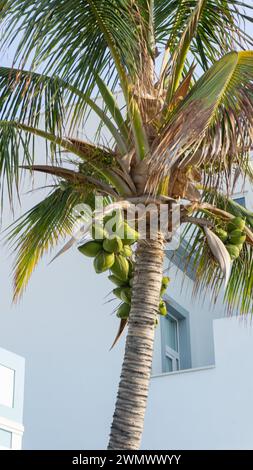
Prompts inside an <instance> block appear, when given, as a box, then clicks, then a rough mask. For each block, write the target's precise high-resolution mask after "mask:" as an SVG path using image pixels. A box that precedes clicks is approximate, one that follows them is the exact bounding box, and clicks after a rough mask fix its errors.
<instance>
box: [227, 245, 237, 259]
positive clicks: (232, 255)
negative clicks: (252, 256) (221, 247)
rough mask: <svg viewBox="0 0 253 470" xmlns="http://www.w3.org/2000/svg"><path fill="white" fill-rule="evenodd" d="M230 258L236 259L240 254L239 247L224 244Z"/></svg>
mask: <svg viewBox="0 0 253 470" xmlns="http://www.w3.org/2000/svg"><path fill="white" fill-rule="evenodd" d="M225 246H226V249H227V251H228V252H229V256H230V258H231V259H236V258H238V256H239V255H240V249H239V248H238V246H236V245H225Z"/></svg>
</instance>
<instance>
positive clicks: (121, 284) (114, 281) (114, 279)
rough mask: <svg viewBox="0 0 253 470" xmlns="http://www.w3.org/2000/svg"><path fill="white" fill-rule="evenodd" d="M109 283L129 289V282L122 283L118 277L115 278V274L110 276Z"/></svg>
mask: <svg viewBox="0 0 253 470" xmlns="http://www.w3.org/2000/svg"><path fill="white" fill-rule="evenodd" d="M108 279H109V281H111V282H113V284H115V285H116V286H118V287H127V282H126V281H122V279H119V278H118V277H117V276H114V275H113V274H110V276H108Z"/></svg>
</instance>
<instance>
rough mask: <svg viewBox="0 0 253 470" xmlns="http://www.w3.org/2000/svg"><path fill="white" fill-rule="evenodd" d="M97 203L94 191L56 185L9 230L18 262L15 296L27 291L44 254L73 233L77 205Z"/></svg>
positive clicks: (15, 298)
mask: <svg viewBox="0 0 253 470" xmlns="http://www.w3.org/2000/svg"><path fill="white" fill-rule="evenodd" d="M79 203H89V204H92V203H93V196H92V191H91V190H90V189H89V187H87V188H86V189H85V187H83V191H82V192H79V191H76V190H75V189H74V188H71V187H69V188H67V189H66V190H64V191H62V190H61V189H55V190H54V191H53V192H52V193H51V194H50V195H49V196H47V197H46V198H45V199H44V200H43V201H41V202H39V203H38V204H37V205H36V206H34V207H33V208H32V209H31V210H29V211H28V212H27V213H26V214H24V215H23V216H22V217H21V218H20V219H18V220H17V221H16V222H15V223H14V225H13V226H11V227H10V229H9V230H8V232H7V241H8V243H9V244H10V245H11V247H12V249H13V252H14V253H15V255H16V260H15V264H14V268H13V271H14V300H17V299H18V298H19V297H20V295H21V294H22V292H23V291H24V289H25V287H26V285H27V283H28V281H29V279H30V277H31V275H32V273H33V271H34V269H35V267H36V266H37V263H38V262H39V260H40V258H41V257H42V256H43V255H44V254H45V253H46V252H48V251H50V250H52V249H53V248H54V247H55V246H56V245H57V244H58V243H59V242H61V241H63V240H64V239H65V237H66V236H67V235H69V234H71V232H72V229H73V226H74V223H75V222H76V218H75V217H74V216H73V214H72V210H73V208H74V206H75V205H77V204H79Z"/></svg>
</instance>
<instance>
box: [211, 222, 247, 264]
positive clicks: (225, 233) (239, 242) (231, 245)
mask: <svg viewBox="0 0 253 470" xmlns="http://www.w3.org/2000/svg"><path fill="white" fill-rule="evenodd" d="M244 228H245V220H244V219H242V218H241V217H234V219H232V220H231V221H230V222H228V224H227V225H226V227H225V228H219V227H218V228H216V230H215V233H216V235H218V237H219V238H220V240H221V241H222V242H223V243H224V245H225V247H226V249H227V251H228V252H229V255H230V258H231V259H232V260H234V259H236V258H238V256H239V255H240V252H241V250H242V248H243V244H244V242H245V240H246V235H245V232H244Z"/></svg>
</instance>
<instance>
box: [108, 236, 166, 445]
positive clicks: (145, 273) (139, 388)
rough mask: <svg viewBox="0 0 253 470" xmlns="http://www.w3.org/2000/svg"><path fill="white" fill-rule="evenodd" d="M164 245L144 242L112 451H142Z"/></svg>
mask: <svg viewBox="0 0 253 470" xmlns="http://www.w3.org/2000/svg"><path fill="white" fill-rule="evenodd" d="M163 258H164V241H163V239H162V237H160V236H159V238H158V240H140V241H139V242H138V247H137V251H136V265H135V275H134V282H133V294H132V307H131V312H130V317H129V327H128V334H127V339H126V348H125V356H124V360H123V366H122V371H121V378H120V384H119V389H118V396H117V400H116V407H115V412H114V416H113V422H112V426H111V434H110V440H109V444H108V449H139V447H140V442H141V436H142V431H143V425H144V416H145V411H146V406H147V398H148V388H149V381H150V373H151V366H152V358H153V346H154V332H155V319H156V314H157V310H158V305H159V298H160V288H161V281H162V272H163Z"/></svg>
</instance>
